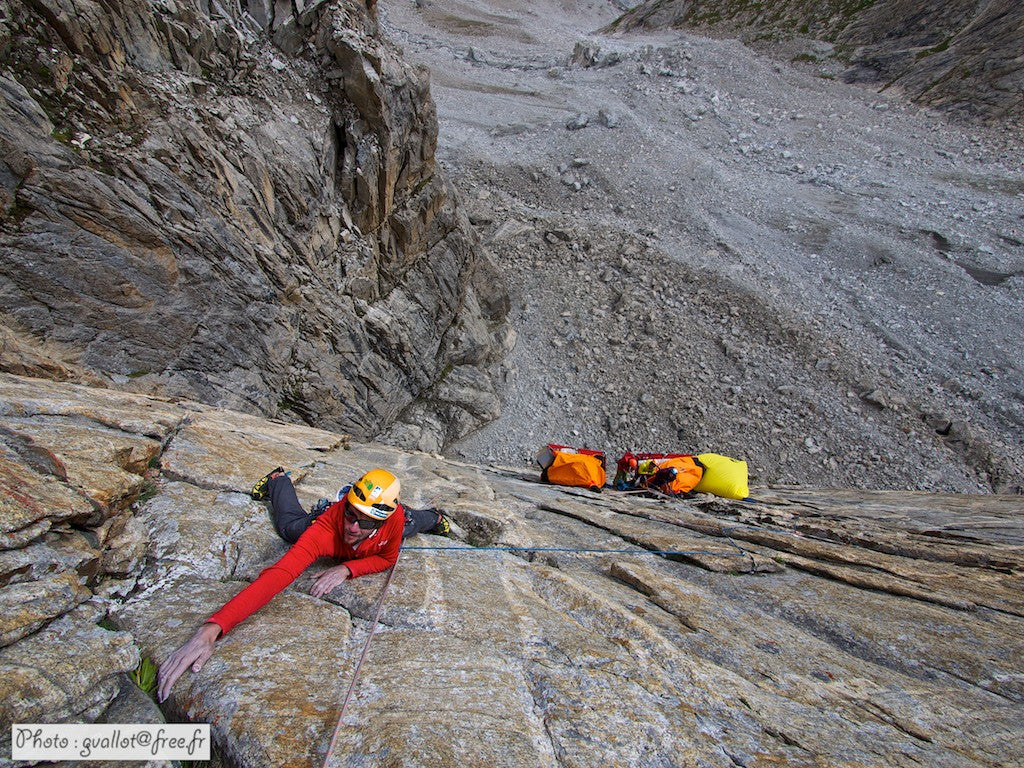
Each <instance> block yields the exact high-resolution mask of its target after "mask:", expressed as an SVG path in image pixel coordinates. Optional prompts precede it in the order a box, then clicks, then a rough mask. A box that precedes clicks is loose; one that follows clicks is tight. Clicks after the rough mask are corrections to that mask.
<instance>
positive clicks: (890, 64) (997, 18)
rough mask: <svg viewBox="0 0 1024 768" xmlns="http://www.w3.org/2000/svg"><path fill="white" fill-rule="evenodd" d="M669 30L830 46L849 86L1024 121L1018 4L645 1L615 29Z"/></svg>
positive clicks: (812, 56) (1022, 10)
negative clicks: (688, 29)
mask: <svg viewBox="0 0 1024 768" xmlns="http://www.w3.org/2000/svg"><path fill="white" fill-rule="evenodd" d="M667 27H692V28H697V29H718V30H723V31H724V30H729V31H732V32H740V33H741V34H743V35H744V36H748V37H751V38H754V39H765V38H767V39H776V40H777V39H786V38H794V37H804V38H817V39H819V40H826V41H829V42H830V43H833V44H835V46H836V50H835V51H834V53H836V54H837V55H838V56H839V58H840V59H842V60H844V61H846V62H847V63H848V64H849V65H850V66H849V68H848V69H847V70H846V71H845V72H844V73H843V76H844V78H845V79H847V80H849V81H854V82H866V83H872V84H876V85H878V86H881V87H883V88H894V89H896V90H902V91H903V92H905V93H906V94H907V95H908V96H909V97H910V98H911V99H913V100H914V101H917V102H919V103H921V104H926V105H929V106H934V107H939V108H942V109H949V110H952V111H956V112H959V113H962V114H967V115H971V116H973V117H978V118H983V119H995V120H1003V119H1006V118H1014V119H1016V118H1020V117H1021V116H1022V115H1024V69H1022V66H1021V58H1020V45H1021V39H1022V36H1024V7H1022V6H1021V4H1020V3H1018V2H1016V0H985V1H984V2H980V3H979V2H974V0H955V1H954V2H927V3H921V2H915V1H914V0H868V2H850V1H849V0H832V1H831V2H825V3H806V2H802V0H783V1H782V2H773V3H759V2H747V1H746V0H730V2H724V3H723V2H701V0H649V2H646V3H642V4H640V5H639V6H638V7H636V8H634V9H633V10H631V11H629V12H628V13H626V14H625V15H623V17H622V18H621V19H619V20H618V21H616V22H615V23H614V24H613V25H612V26H611V28H612V29H618V30H636V29H649V30H653V29H664V28H667ZM829 53H832V51H826V50H823V49H820V48H819V49H817V50H814V51H813V52H811V51H808V52H805V53H803V54H798V56H802V57H806V58H807V59H808V60H812V61H813V60H816V59H819V58H821V57H822V55H823V54H829Z"/></svg>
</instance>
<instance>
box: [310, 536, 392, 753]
mask: <svg viewBox="0 0 1024 768" xmlns="http://www.w3.org/2000/svg"><path fill="white" fill-rule="evenodd" d="M399 555H401V550H399ZM397 568H398V559H397V558H396V559H395V564H394V565H393V566H391V570H390V571H388V577H387V579H386V580H385V581H384V588H383V589H382V590H381V591H380V600H379V601H377V612H376V613H375V614H374V616H373V624H371V625H370V634H369V636H368V637H367V638H366V642H365V643H364V644H363V652H362V653H361V654H360V655H359V661H357V662H356V668H355V669H354V670H353V671H352V682H351V683H350V684H349V686H348V693H346V694H345V700H344V701H342V703H341V712H340V713H339V714H338V724H337V725H336V726H334V734H333V735H332V736H331V743H330V745H328V747H327V754H326V755H324V764H323V768H327V763H328V762H329V761H330V759H331V753H332V752H333V751H334V744H335V742H336V741H337V740H338V734H339V733H340V732H341V721H342V719H343V718H344V717H345V710H346V709H348V705H349V702H350V701H352V694H353V693H354V692H355V690H356V683H357V682H359V672H360V671H361V670H362V668H363V662H364V661H366V657H367V655H368V654H369V652H370V641H371V640H373V633H374V632H376V631H377V623H378V622H379V621H380V612H381V610H383V608H384V598H385V597H386V596H387V594H388V587H390V586H391V578H392V577H393V576H394V575H395V570H396V569H397Z"/></svg>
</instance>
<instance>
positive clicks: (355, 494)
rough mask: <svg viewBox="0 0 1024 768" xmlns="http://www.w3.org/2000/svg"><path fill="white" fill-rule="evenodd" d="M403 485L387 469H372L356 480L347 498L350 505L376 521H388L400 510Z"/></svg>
mask: <svg viewBox="0 0 1024 768" xmlns="http://www.w3.org/2000/svg"><path fill="white" fill-rule="evenodd" d="M400 490H402V484H401V483H400V482H398V478H397V477H395V476H394V475H393V474H391V473H390V472H388V471H387V470H386V469H371V470H370V471H369V472H367V473H366V474H365V475H363V476H362V477H360V478H359V479H358V480H356V481H355V482H354V483H353V484H352V487H351V488H349V489H348V495H347V496H346V497H345V498H346V500H347V501H348V503H349V504H350V505H352V506H353V507H355V508H356V509H357V510H359V511H360V512H362V513H363V514H364V515H366V516H367V517H371V518H373V519H374V520H387V519H388V518H389V517H391V513H392V512H394V511H395V510H396V509H397V508H398V492H399V491H400Z"/></svg>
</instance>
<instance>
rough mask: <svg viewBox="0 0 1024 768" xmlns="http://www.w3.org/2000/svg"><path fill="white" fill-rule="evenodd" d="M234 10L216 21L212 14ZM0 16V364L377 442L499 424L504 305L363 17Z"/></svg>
mask: <svg viewBox="0 0 1024 768" xmlns="http://www.w3.org/2000/svg"><path fill="white" fill-rule="evenodd" d="M226 6H229V7H226ZM226 6H225V5H222V4H220V3H218V2H205V1H203V0H164V1H163V2H155V3H150V2H142V0H114V1H113V2H109V3H103V4H95V3H87V2H82V1H80V0H30V1H29V2H27V3H15V4H14V5H13V6H8V7H7V9H6V13H4V14H3V15H2V16H0V47H2V48H3V49H4V51H5V55H4V57H3V62H4V63H3V65H2V68H0V90H2V92H3V99H2V101H0V161H2V164H0V252H2V259H0V272H2V275H3V282H4V287H3V289H2V290H0V329H2V334H3V349H2V350H0V363H2V366H3V368H4V369H5V370H9V371H12V372H16V373H29V374H32V375H43V376H50V377H53V378H62V379H75V380H81V381H87V382H92V383H95V382H96V381H98V380H99V381H106V382H107V383H108V385H111V386H116V387H118V388H122V389H131V390H135V391H143V392H154V393H161V394H164V395H176V396H186V397H189V398H192V399H198V400H202V401H205V402H211V403H218V404H221V405H225V406H230V407H233V408H237V409H242V410H246V411H249V412H255V413H262V414H268V415H271V416H274V415H281V416H282V417H284V418H292V419H294V418H298V419H302V420H304V421H306V422H309V423H316V424H318V425H322V426H325V427H330V428H334V429H338V430H343V431H346V432H350V433H352V434H354V435H357V436H360V437H363V438H368V437H372V436H374V435H377V434H379V433H380V432H381V430H383V429H384V428H386V427H387V426H388V425H390V424H392V423H394V422H395V421H396V420H397V419H400V417H401V415H402V414H403V412H404V411H406V410H407V409H426V410H427V411H428V412H429V413H435V412H438V411H443V412H444V413H446V414H447V415H448V418H435V419H433V420H432V421H431V423H432V424H434V425H435V428H434V429H431V430H425V429H422V428H420V427H414V428H412V429H411V430H407V431H406V432H405V433H404V435H405V437H406V439H407V440H409V441H411V444H412V445H414V446H418V447H421V448H427V449H434V450H436V449H438V448H439V447H440V446H441V445H443V444H444V443H445V442H446V441H448V440H449V439H451V438H453V437H456V436H458V435H460V434H462V433H464V432H465V431H467V430H469V429H471V428H473V427H474V426H478V425H479V423H481V421H483V420H487V419H489V418H493V417H494V415H495V414H496V411H497V407H498V405H497V399H496V397H495V396H494V393H493V389H492V387H491V383H490V381H489V380H488V379H487V377H481V376H472V377H469V376H468V375H467V376H464V377H463V380H466V381H470V380H471V382H472V391H470V392H467V391H465V390H463V389H461V388H453V387H444V386H442V380H443V379H445V378H447V377H448V376H450V375H451V374H452V373H453V372H454V373H456V374H458V372H460V371H463V369H466V368H467V367H468V368H469V369H471V370H473V371H475V369H476V367H477V366H486V365H487V364H489V363H491V362H493V361H494V360H495V359H496V358H497V357H499V356H500V355H501V354H502V353H503V351H504V348H505V346H506V340H505V338H504V336H503V334H504V333H505V332H504V331H503V325H502V320H503V316H504V313H505V311H506V303H507V300H506V298H505V294H504V289H503V287H502V284H501V281H500V279H498V276H497V275H496V274H495V272H494V269H493V267H492V266H491V264H490V262H489V259H488V257H487V256H486V254H485V253H484V252H483V251H482V250H481V248H480V246H479V244H478V242H477V240H476V239H475V236H474V235H473V234H472V231H471V227H470V226H469V224H468V221H467V220H466V218H465V215H464V214H463V213H462V212H461V210H460V208H459V207H458V205H457V203H456V201H455V199H454V197H453V190H452V188H451V187H450V185H449V184H448V183H447V182H446V181H445V180H444V178H443V177H442V176H441V174H440V172H439V169H438V167H437V165H436V163H435V160H434V148H435V141H436V132H437V126H436V118H435V113H434V106H433V102H432V100H431V98H430V94H429V88H428V81H427V76H426V74H425V72H424V71H419V70H415V69H413V68H412V67H410V66H409V65H407V64H406V63H404V62H403V60H402V58H401V56H400V54H399V52H398V51H397V50H396V49H395V48H394V46H392V45H390V44H388V43H386V42H385V41H384V40H383V39H382V38H381V37H380V36H379V35H378V33H377V24H376V19H375V17H374V16H373V14H372V12H370V11H368V10H367V7H366V6H365V5H364V4H363V3H356V2H349V1H347V0H331V1H330V2H302V1H301V0H296V2H294V3H292V2H285V3H269V2H260V0H250V2H248V3H247V4H244V8H243V9H242V10H241V13H239V12H238V11H237V10H235V9H236V6H235V5H234V4H226Z"/></svg>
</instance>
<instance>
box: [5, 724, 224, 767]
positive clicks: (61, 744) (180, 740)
mask: <svg viewBox="0 0 1024 768" xmlns="http://www.w3.org/2000/svg"><path fill="white" fill-rule="evenodd" d="M11 759H12V760H209V759H210V726H209V725H207V724H205V723H186V724H184V725H182V724H171V723H163V724H160V725H156V724H152V723H144V724H142V723H140V724H135V723H93V724H90V725H85V724H81V723H57V724H51V725H44V724H38V723H33V724H20V723H15V724H14V725H12V726H11Z"/></svg>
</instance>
